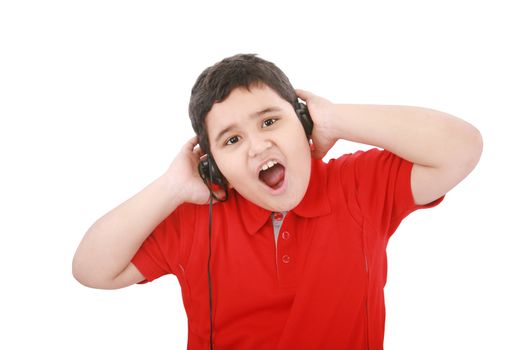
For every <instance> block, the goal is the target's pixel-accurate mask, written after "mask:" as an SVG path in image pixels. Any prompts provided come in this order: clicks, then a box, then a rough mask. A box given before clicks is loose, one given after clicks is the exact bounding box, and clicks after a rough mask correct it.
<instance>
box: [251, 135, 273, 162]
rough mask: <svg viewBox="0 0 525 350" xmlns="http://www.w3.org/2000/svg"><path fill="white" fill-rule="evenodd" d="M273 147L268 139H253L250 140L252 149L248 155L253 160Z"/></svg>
mask: <svg viewBox="0 0 525 350" xmlns="http://www.w3.org/2000/svg"><path fill="white" fill-rule="evenodd" d="M271 146H272V143H271V142H270V141H269V140H268V139H266V138H262V137H252V138H251V140H250V149H249V150H248V155H249V156H250V157H251V158H253V157H256V156H258V155H259V154H261V153H263V152H264V151H266V150H267V149H268V148H270V147H271Z"/></svg>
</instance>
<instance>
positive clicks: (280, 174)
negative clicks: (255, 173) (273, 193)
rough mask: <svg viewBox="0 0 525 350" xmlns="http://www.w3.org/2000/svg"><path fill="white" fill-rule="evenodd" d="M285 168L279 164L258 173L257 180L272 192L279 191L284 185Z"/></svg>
mask: <svg viewBox="0 0 525 350" xmlns="http://www.w3.org/2000/svg"><path fill="white" fill-rule="evenodd" d="M284 174H285V168H284V166H282V165H281V164H279V163H275V164H274V165H273V166H272V167H269V168H267V169H265V170H261V171H260V172H259V180H261V182H262V183H264V184H265V185H266V186H268V187H269V188H271V189H272V190H279V189H280V188H281V187H282V185H283V184H284Z"/></svg>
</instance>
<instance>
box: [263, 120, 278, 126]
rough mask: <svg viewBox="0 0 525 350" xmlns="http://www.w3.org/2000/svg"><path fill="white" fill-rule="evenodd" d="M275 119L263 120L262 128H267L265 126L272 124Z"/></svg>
mask: <svg viewBox="0 0 525 350" xmlns="http://www.w3.org/2000/svg"><path fill="white" fill-rule="evenodd" d="M276 121H277V119H275V118H271V119H266V120H265V121H264V122H263V128H267V127H269V126H271V125H272V124H274V123H275V122H276Z"/></svg>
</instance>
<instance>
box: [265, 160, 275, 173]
mask: <svg viewBox="0 0 525 350" xmlns="http://www.w3.org/2000/svg"><path fill="white" fill-rule="evenodd" d="M275 164H277V161H275V160H269V161H268V162H267V163H266V164H263V166H262V168H261V171H262V170H267V169H269V168H271V167H273V166H274V165H275Z"/></svg>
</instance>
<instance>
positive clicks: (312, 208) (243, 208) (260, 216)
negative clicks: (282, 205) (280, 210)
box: [231, 158, 331, 235]
mask: <svg viewBox="0 0 525 350" xmlns="http://www.w3.org/2000/svg"><path fill="white" fill-rule="evenodd" d="M310 164H311V167H310V169H311V173H310V181H309V183H308V188H307V189H306V193H305V195H304V197H303V199H302V200H301V201H300V202H299V204H298V205H297V206H296V207H295V208H293V209H292V210H290V211H291V212H293V213H294V214H295V215H298V216H301V217H305V218H312V217H317V216H322V215H327V214H329V213H330V212H331V208H330V202H329V201H328V197H327V174H326V170H327V169H326V164H325V163H324V162H323V161H322V160H321V159H315V158H311V163H310ZM231 195H232V196H231V197H232V198H231V199H232V200H233V201H235V202H236V204H237V209H238V213H239V215H240V216H241V221H242V222H243V224H244V227H245V228H246V230H247V231H248V233H249V234H251V235H253V234H255V233H256V232H258V231H259V230H260V229H261V227H262V226H263V225H264V224H265V223H266V221H267V220H268V219H269V218H270V215H271V213H272V212H271V211H270V210H267V209H264V208H261V207H259V206H258V205H256V204H254V203H252V202H250V201H249V200H247V199H246V198H244V197H243V196H241V195H240V194H239V193H238V192H237V191H235V190H232V191H231Z"/></svg>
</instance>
